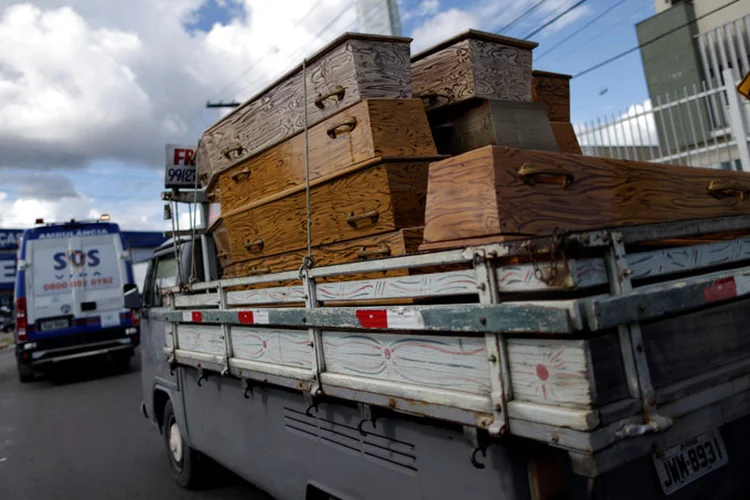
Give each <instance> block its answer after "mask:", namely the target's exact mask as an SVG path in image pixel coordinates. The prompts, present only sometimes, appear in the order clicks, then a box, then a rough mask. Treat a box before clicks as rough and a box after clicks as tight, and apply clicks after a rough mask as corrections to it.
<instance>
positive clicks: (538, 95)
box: [531, 70, 571, 122]
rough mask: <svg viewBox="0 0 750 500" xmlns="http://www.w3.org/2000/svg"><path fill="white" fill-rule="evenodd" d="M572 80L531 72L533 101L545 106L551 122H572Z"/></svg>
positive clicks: (536, 71) (565, 77)
mask: <svg viewBox="0 0 750 500" xmlns="http://www.w3.org/2000/svg"><path fill="white" fill-rule="evenodd" d="M570 78H571V76H570V75H563V74H560V73H549V72H547V71H538V70H534V71H532V72H531V99H532V100H533V101H534V102H539V103H541V104H543V105H544V109H545V110H546V111H547V117H548V118H549V119H550V121H553V122H569V121H570Z"/></svg>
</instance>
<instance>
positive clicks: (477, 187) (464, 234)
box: [425, 146, 750, 244]
mask: <svg viewBox="0 0 750 500" xmlns="http://www.w3.org/2000/svg"><path fill="white" fill-rule="evenodd" d="M524 165H526V166H527V167H526V168H535V169H540V170H552V171H553V172H565V173H567V174H569V175H572V176H573V177H574V180H573V182H572V184H570V185H569V186H568V187H567V188H563V187H562V179H563V178H562V177H561V176H560V175H559V174H556V175H552V176H549V175H545V176H537V177H534V180H535V183H534V185H529V184H526V183H525V182H524V181H522V180H521V179H519V175H518V171H519V169H521V167H523V166H524ZM560 169H561V170H560ZM711 181H720V182H726V183H739V185H741V186H748V188H750V175H748V174H746V173H743V172H726V171H716V170H709V169H701V168H695V167H676V166H671V165H662V164H655V163H647V162H631V161H627V160H613V159H604V158H592V157H585V156H579V155H570V154H561V153H548V152H542V151H527V150H519V149H512V148H502V147H494V146H488V147H486V148H482V149H478V150H475V151H471V152H469V153H464V154H462V155H459V156H456V157H454V158H450V159H448V160H443V161H440V162H436V163H433V164H432V165H431V166H430V177H429V182H428V192H427V208H426V216H425V243H426V244H429V243H436V242H440V241H450V240H461V239H464V238H479V237H489V236H493V235H504V234H511V235H519V234H526V235H535V236H541V235H550V234H552V233H553V231H554V230H555V228H557V227H562V228H563V229H565V230H591V229H602V228H608V227H616V226H626V225H637V224H650V223H658V222H673V221H681V220H690V219H699V218H708V217H717V216H729V215H747V214H750V198H748V197H745V198H744V199H740V197H739V196H735V195H736V194H737V193H736V192H728V193H727V195H726V196H724V197H722V198H716V197H714V196H712V195H711V194H709V193H708V189H707V188H708V185H709V183H710V182H711Z"/></svg>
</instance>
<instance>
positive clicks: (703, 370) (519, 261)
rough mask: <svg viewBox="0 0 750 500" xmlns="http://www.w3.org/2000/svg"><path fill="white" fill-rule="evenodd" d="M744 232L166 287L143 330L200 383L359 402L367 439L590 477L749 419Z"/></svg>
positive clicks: (726, 226) (745, 222)
mask: <svg viewBox="0 0 750 500" xmlns="http://www.w3.org/2000/svg"><path fill="white" fill-rule="evenodd" d="M720 233H723V234H724V236H723V237H724V238H726V237H728V236H727V235H731V239H721V237H720ZM712 234H713V235H718V236H715V237H714V238H713V239H710V238H709V239H706V240H705V242H703V241H698V239H699V238H703V237H704V236H707V235H712ZM743 234H748V235H750V217H727V218H723V219H710V220H700V221H690V222H681V223H674V224H656V225H649V226H641V227H629V228H619V229H616V230H611V231H593V232H584V233H576V234H569V235H565V236H564V237H560V235H558V237H556V238H539V239H534V240H529V241H524V242H511V243H503V244H492V245H484V246H478V247H473V248H467V249H461V250H449V251H443V252H436V253H428V254H417V255H411V256H405V257H396V258H389V259H382V260H376V261H366V262H361V263H357V264H350V265H339V266H329V267H322V268H304V267H303V268H302V269H301V270H300V272H287V273H280V274H275V275H261V276H253V277H247V278H236V279H229V280H219V281H213V282H206V283H196V284H192V285H184V286H182V287H175V288H171V289H165V290H162V293H164V294H165V295H166V298H167V302H168V304H169V306H168V307H165V308H159V309H151V310H150V311H148V314H149V316H150V317H152V318H155V319H163V320H167V321H169V322H170V324H171V328H170V330H169V335H168V340H167V345H166V346H165V349H164V351H165V356H166V357H167V359H168V360H169V362H170V363H172V364H174V365H183V366H188V367H194V368H196V369H198V370H199V372H200V374H201V377H199V380H201V379H202V378H203V377H208V376H233V377H238V378H241V379H242V380H243V384H244V386H245V388H246V389H247V390H246V391H245V396H246V397H247V396H248V393H249V391H251V390H252V388H253V386H254V385H255V384H258V383H266V384H272V385H277V386H283V387H287V388H291V389H295V390H299V391H301V392H302V393H303V394H304V395H305V397H306V398H307V399H308V400H309V406H310V408H309V411H310V412H313V411H315V409H316V408H317V405H319V404H325V402H326V398H341V399H345V400H351V401H356V402H357V403H359V404H360V409H361V411H362V415H363V420H362V422H361V423H360V428H361V429H367V428H368V427H367V426H368V425H370V424H368V420H372V418H373V415H374V414H384V413H387V412H388V411H398V412H404V413H409V414H414V415H420V416H427V417H432V418H435V419H439V420H443V421H448V422H453V423H456V424H461V425H464V426H466V428H467V430H468V431H469V432H471V433H474V434H475V435H476V433H477V432H479V433H480V434H479V435H480V437H481V436H485V438H484V439H480V440H479V442H480V443H484V444H482V446H487V445H488V444H490V443H491V439H492V438H499V437H501V436H504V435H507V434H513V435H516V436H520V437H526V438H530V439H534V440H539V441H543V442H546V443H548V444H550V445H552V446H556V447H560V448H564V449H566V450H568V451H569V453H570V455H571V457H572V458H573V463H574V466H575V469H576V471H577V472H579V473H581V474H584V475H588V476H591V477H594V476H596V475H598V474H600V473H602V472H604V471H606V470H609V469H611V468H614V467H616V466H618V465H620V464H622V463H624V462H627V461H630V460H633V459H635V458H637V457H639V456H642V455H644V454H647V453H650V452H651V451H652V450H653V447H654V446H658V447H664V446H667V445H670V444H676V443H679V442H680V441H681V440H683V439H686V438H688V437H691V436H694V435H697V434H699V433H701V432H704V431H705V430H708V429H711V428H714V427H717V426H719V425H722V424H724V423H726V422H729V421H732V420H735V419H737V418H739V417H741V416H744V415H747V414H748V413H750V335H748V334H747V332H746V330H745V325H746V324H747V322H748V321H750V308H749V307H748V300H747V298H748V295H750V236H744V235H743ZM664 240H670V241H668V242H665V241H664ZM407 270H409V272H410V274H409V275H407V276H395V277H382V278H374V279H356V280H353V281H333V279H334V278H336V277H339V276H344V275H352V274H362V273H373V272H382V271H401V272H402V274H405V271H407ZM274 283H283V284H285V285H286V286H269V285H273V284H274ZM290 283H291V284H290ZM258 285H261V286H260V287H258ZM238 397H242V395H241V394H240V395H238ZM363 432H364V431H363Z"/></svg>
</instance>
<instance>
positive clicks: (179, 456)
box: [162, 401, 204, 490]
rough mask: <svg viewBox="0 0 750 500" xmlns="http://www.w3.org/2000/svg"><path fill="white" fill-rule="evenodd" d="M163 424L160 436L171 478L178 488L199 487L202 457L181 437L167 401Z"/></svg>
mask: <svg viewBox="0 0 750 500" xmlns="http://www.w3.org/2000/svg"><path fill="white" fill-rule="evenodd" d="M163 422H164V427H163V428H162V434H163V435H164V444H165V445H166V448H167V455H169V465H170V467H171V469H172V477H173V478H174V480H175V482H176V483H177V484H178V485H179V486H180V487H182V488H185V489H187V490H191V489H196V488H199V487H201V486H202V485H203V484H204V482H203V479H204V476H203V475H202V470H203V468H202V466H203V465H204V463H203V460H202V458H203V457H202V456H201V454H200V453H199V452H197V451H195V450H194V449H192V448H190V447H189V446H188V445H187V443H186V442H185V438H183V437H182V430H181V429H180V426H179V425H178V424H177V421H176V420H175V416H174V410H173V409H172V401H167V404H166V406H165V407H164V420H163Z"/></svg>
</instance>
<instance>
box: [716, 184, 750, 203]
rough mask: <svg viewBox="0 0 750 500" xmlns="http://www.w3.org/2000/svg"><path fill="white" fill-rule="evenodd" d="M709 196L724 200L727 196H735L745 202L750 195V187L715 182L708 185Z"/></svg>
mask: <svg viewBox="0 0 750 500" xmlns="http://www.w3.org/2000/svg"><path fill="white" fill-rule="evenodd" d="M706 189H707V190H708V194H710V195H711V196H713V197H714V198H724V197H725V196H735V197H737V198H739V199H740V201H744V200H745V198H747V195H748V194H750V187H748V186H746V185H744V184H740V183H739V182H731V181H716V180H713V181H711V182H709V183H708V187H707V188H706Z"/></svg>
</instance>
